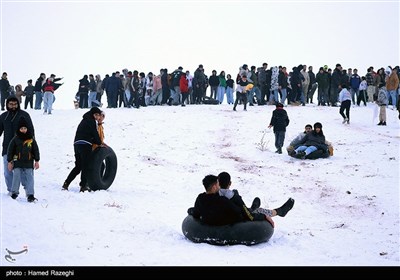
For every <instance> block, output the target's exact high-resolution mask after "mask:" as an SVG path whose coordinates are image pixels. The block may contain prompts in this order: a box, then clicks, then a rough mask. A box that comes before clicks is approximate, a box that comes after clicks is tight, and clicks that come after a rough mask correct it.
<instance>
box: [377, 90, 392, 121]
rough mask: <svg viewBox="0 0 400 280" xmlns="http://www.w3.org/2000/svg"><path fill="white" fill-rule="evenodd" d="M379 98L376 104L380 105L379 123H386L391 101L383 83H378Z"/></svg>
mask: <svg viewBox="0 0 400 280" xmlns="http://www.w3.org/2000/svg"><path fill="white" fill-rule="evenodd" d="M378 88H379V89H378V90H379V91H378V98H377V100H376V104H378V106H379V123H378V125H386V106H387V104H388V103H389V99H388V97H387V94H386V90H385V88H384V85H383V83H380V84H379V85H378Z"/></svg>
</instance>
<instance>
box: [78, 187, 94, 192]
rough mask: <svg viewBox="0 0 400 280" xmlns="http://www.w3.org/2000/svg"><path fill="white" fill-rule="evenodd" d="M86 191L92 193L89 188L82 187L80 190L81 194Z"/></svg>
mask: <svg viewBox="0 0 400 280" xmlns="http://www.w3.org/2000/svg"><path fill="white" fill-rule="evenodd" d="M86 191H89V192H91V191H92V190H91V189H90V188H89V186H87V185H86V186H84V187H81V189H80V192H86Z"/></svg>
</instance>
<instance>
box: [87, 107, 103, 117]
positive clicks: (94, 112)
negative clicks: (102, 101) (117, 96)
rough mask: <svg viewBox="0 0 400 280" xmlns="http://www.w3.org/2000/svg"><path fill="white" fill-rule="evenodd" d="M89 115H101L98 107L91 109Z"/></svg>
mask: <svg viewBox="0 0 400 280" xmlns="http://www.w3.org/2000/svg"><path fill="white" fill-rule="evenodd" d="M89 112H90V114H92V115H93V114H101V110H100V109H99V107H92V108H91V109H90V111H89Z"/></svg>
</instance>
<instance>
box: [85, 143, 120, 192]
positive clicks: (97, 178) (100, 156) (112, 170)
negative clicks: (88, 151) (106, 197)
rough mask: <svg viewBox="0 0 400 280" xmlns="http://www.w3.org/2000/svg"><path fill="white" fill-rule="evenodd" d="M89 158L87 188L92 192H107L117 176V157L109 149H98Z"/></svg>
mask: <svg viewBox="0 0 400 280" xmlns="http://www.w3.org/2000/svg"><path fill="white" fill-rule="evenodd" d="M91 156H92V158H91V165H90V167H89V171H88V178H87V179H88V180H87V181H88V184H89V188H90V189H91V190H93V191H97V190H107V189H108V188H109V187H110V186H111V184H112V183H113V182H114V179H115V175H116V174H117V156H116V154H115V153H114V150H113V149H112V148H111V147H98V148H97V149H96V150H94V151H93V152H92V155H91Z"/></svg>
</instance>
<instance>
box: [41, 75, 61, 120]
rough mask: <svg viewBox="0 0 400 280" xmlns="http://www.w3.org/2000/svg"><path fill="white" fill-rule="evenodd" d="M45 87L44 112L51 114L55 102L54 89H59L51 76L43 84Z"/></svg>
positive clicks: (43, 87)
mask: <svg viewBox="0 0 400 280" xmlns="http://www.w3.org/2000/svg"><path fill="white" fill-rule="evenodd" d="M42 89H43V92H44V93H43V109H44V112H43V114H45V115H46V114H49V115H51V111H52V109H53V103H54V91H55V90H56V89H57V86H56V84H55V83H54V78H53V77H51V76H50V78H47V80H46V82H45V83H44V84H43V86H42Z"/></svg>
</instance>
